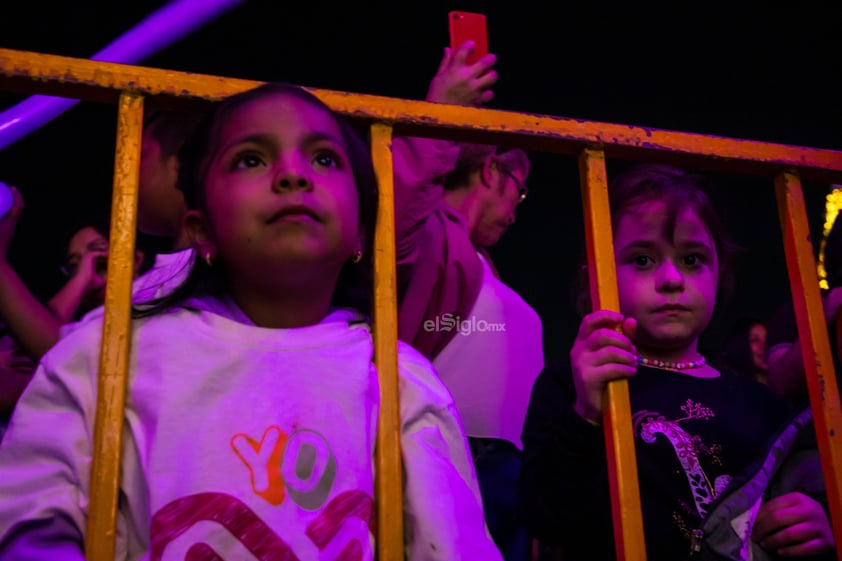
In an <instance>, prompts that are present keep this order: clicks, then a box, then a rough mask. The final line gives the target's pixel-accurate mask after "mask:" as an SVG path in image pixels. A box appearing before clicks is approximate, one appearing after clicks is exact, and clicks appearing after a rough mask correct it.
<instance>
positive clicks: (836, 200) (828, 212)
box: [817, 185, 842, 290]
mask: <svg viewBox="0 0 842 561" xmlns="http://www.w3.org/2000/svg"><path fill="white" fill-rule="evenodd" d="M840 209H842V185H831V186H830V191H829V192H828V193H827V196H826V197H825V203H824V227H823V228H822V243H821V245H820V246H819V263H818V266H817V269H818V273H819V286H820V287H821V288H822V289H824V290H827V288H828V285H827V271H826V270H825V268H824V246H825V242H826V241H827V235H828V234H829V233H830V229H831V228H832V227H833V222H834V221H835V220H836V216H837V215H838V214H839V210H840Z"/></svg>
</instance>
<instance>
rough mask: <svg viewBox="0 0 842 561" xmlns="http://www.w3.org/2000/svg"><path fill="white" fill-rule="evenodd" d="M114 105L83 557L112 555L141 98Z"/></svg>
mask: <svg viewBox="0 0 842 561" xmlns="http://www.w3.org/2000/svg"><path fill="white" fill-rule="evenodd" d="M118 108H119V109H118V115H117V148H116V157H115V169H114V193H113V200H112V207H111V233H110V238H109V247H110V249H109V252H108V282H107V283H106V285H105V317H104V320H103V326H102V347H101V353H100V360H99V384H98V390H97V409H96V421H95V425H94V456H93V460H92V462H91V498H90V506H89V509H88V527H87V531H86V533H85V552H86V557H87V558H88V559H90V560H102V561H105V560H109V561H110V560H112V559H114V546H115V529H116V525H117V497H118V491H119V488H120V455H121V453H122V450H123V446H122V441H123V438H122V437H123V424H124V423H123V421H124V409H125V406H126V381H127V379H128V374H127V372H128V364H129V352H130V350H131V337H130V335H131V315H130V306H131V287H132V277H133V274H134V246H135V224H136V222H137V192H138V190H137V186H138V171H139V167H140V140H141V133H142V128H143V98H142V97H141V96H139V95H136V94H131V93H123V94H121V95H120V100H119V103H118Z"/></svg>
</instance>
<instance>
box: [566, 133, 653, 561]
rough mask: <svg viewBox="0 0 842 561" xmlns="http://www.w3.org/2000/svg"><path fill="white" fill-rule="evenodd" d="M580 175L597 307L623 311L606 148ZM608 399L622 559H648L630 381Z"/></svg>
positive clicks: (582, 164) (585, 157) (590, 153)
mask: <svg viewBox="0 0 842 561" xmlns="http://www.w3.org/2000/svg"><path fill="white" fill-rule="evenodd" d="M579 179H580V185H581V191H582V204H583V206H584V211H585V241H586V246H587V253H588V277H589V283H590V292H591V304H592V306H593V309H594V310H600V309H601V310H613V311H619V310H620V302H619V297H618V295H617V271H616V267H615V263H614V235H613V233H612V228H611V209H610V207H609V203H608V179H607V175H606V172H605V153H604V152H603V151H602V150H595V149H590V148H587V149H585V150H583V151H582V153H581V154H580V155H579ZM603 402H604V404H605V409H604V410H605V413H604V415H603V427H604V429H605V449H606V453H607V456H608V479H609V485H610V488H611V510H612V514H613V517H614V541H615V546H616V552H617V560H618V561H643V560H645V559H646V542H645V538H644V535H643V521H642V517H641V509H640V489H639V488H638V479H637V460H636V458H635V450H634V433H633V431H632V422H631V402H630V400H629V387H628V382H627V381H626V380H615V381H613V382H610V383H609V384H608V385H607V386H606V390H605V393H604V394H603Z"/></svg>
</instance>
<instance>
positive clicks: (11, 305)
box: [0, 187, 61, 360]
mask: <svg viewBox="0 0 842 561" xmlns="http://www.w3.org/2000/svg"><path fill="white" fill-rule="evenodd" d="M12 193H13V195H14V199H15V202H14V205H13V206H12V209H11V210H10V211H9V213H8V214H7V215H6V216H4V217H3V218H2V219H0V316H2V318H3V320H4V321H5V322H6V324H7V325H8V326H9V329H10V330H11V332H12V333H14V335H15V337H16V338H17V339H18V341H19V342H20V344H21V345H22V346H23V348H24V350H26V352H27V353H29V354H30V356H32V358H34V359H36V360H38V359H40V358H41V356H42V355H43V354H44V353H45V352H47V350H49V349H50V347H52V346H53V345H54V344H55V342H56V341H58V337H59V330H60V329H61V321H60V320H59V319H58V318H57V317H56V316H54V315H53V314H52V313H51V312H50V310H49V309H48V308H47V307H46V306H44V304H42V303H41V301H39V300H38V299H37V298H36V297H35V295H33V294H32V292H30V290H29V288H27V286H26V285H25V284H24V282H23V280H22V279H21V278H20V276H19V275H18V273H17V271H15V270H14V269H13V268H12V266H11V265H10V264H9V262H8V260H7V253H8V248H9V242H10V241H11V239H12V236H13V234H14V231H15V227H16V226H17V220H18V217H19V216H20V214H21V212H22V211H23V197H21V195H20V192H18V190H17V189H15V188H14V187H12Z"/></svg>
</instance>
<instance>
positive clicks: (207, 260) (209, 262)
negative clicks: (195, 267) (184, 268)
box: [205, 252, 213, 267]
mask: <svg viewBox="0 0 842 561" xmlns="http://www.w3.org/2000/svg"><path fill="white" fill-rule="evenodd" d="M205 263H207V265H208V267H213V257H211V254H210V252H207V253H206V254H205Z"/></svg>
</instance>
